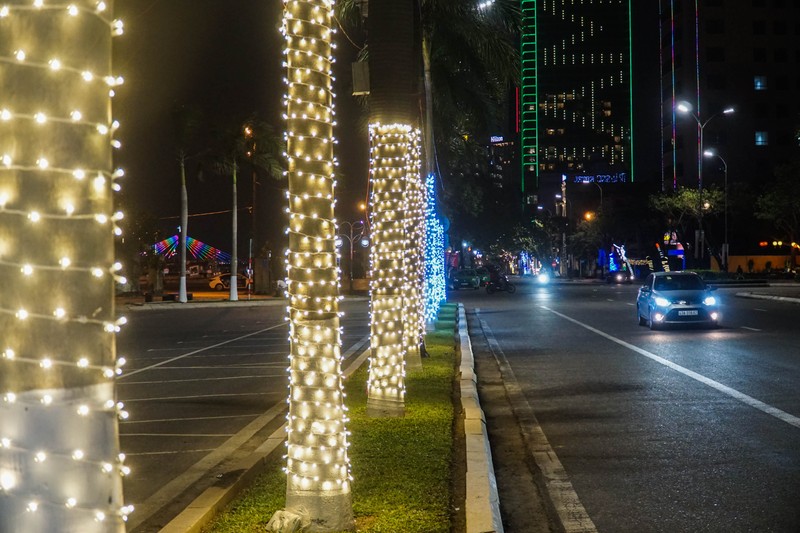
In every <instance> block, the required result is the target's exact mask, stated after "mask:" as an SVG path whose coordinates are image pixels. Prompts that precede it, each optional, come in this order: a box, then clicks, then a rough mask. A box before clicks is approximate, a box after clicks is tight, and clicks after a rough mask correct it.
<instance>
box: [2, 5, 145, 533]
mask: <svg viewBox="0 0 800 533" xmlns="http://www.w3.org/2000/svg"><path fill="white" fill-rule="evenodd" d="M112 11H113V9H112V3H111V2H110V1H109V2H103V1H95V0H79V1H78V0H76V1H74V2H70V3H61V2H57V3H56V2H53V3H50V2H45V1H44V0H33V1H27V2H22V1H11V2H6V3H5V4H4V5H2V6H0V35H2V38H1V39H0V42H2V43H4V44H5V46H0V275H2V276H3V278H4V279H6V280H7V281H6V283H4V284H3V288H2V290H0V332H1V333H2V335H0V350H1V352H0V530H1V531H54V530H70V531H82V532H87V533H94V532H108V531H123V530H124V523H125V521H126V519H127V517H128V515H129V514H130V513H131V512H132V510H133V509H132V507H131V506H126V505H123V503H122V481H121V478H122V476H125V475H127V474H129V472H130V469H129V468H128V467H127V466H125V464H124V459H125V457H124V455H123V454H121V453H120V452H119V436H118V425H117V421H118V419H120V418H122V419H124V418H126V417H127V416H128V413H127V412H126V411H125V409H124V405H123V404H122V403H121V402H118V401H116V400H115V393H114V379H115V378H116V377H117V376H118V375H120V374H121V372H122V366H123V365H124V363H125V361H124V359H122V358H119V359H117V358H116V353H115V344H114V334H115V333H116V332H118V331H119V329H120V327H121V326H122V325H123V324H124V323H125V319H124V318H118V317H117V316H116V313H115V311H114V306H113V294H114V283H116V282H124V278H123V277H122V276H120V275H119V271H120V269H121V266H120V264H119V263H118V262H116V261H115V260H114V258H113V249H114V247H113V239H114V236H115V235H119V234H120V233H121V230H120V228H119V226H118V222H119V221H120V220H121V219H122V214H121V213H117V212H114V211H113V201H112V193H113V192H115V191H118V190H119V189H120V184H119V180H120V178H122V177H123V175H124V172H123V171H122V170H120V169H117V170H111V168H112V154H111V152H112V150H114V149H117V148H119V147H120V146H121V143H120V141H119V140H118V139H116V138H115V134H116V132H117V131H118V129H119V123H118V122H117V121H115V120H113V119H112V117H111V105H110V102H111V98H112V97H113V95H114V91H115V89H116V88H117V87H118V86H120V85H121V84H122V83H123V80H122V78H121V77H119V76H115V75H113V74H112V73H111V68H110V61H111V39H112V37H114V36H116V35H121V34H122V31H123V25H122V23H121V22H120V21H118V20H114V19H113V18H111V13H112Z"/></svg>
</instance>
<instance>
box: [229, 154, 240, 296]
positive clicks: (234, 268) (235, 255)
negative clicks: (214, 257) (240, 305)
mask: <svg viewBox="0 0 800 533" xmlns="http://www.w3.org/2000/svg"><path fill="white" fill-rule="evenodd" d="M231 181H232V182H233V207H232V208H231V209H232V214H231V219H232V220H231V226H232V227H233V230H232V233H233V235H232V237H231V239H232V240H233V242H232V244H231V287H230V289H231V292H230V297H229V298H230V301H232V302H237V301H239V291H238V288H237V287H236V282H237V281H238V277H237V275H236V274H238V273H239V249H238V243H239V213H238V209H239V207H238V205H237V198H236V197H237V190H236V157H234V158H233V179H232V180H231Z"/></svg>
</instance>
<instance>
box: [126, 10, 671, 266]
mask: <svg viewBox="0 0 800 533" xmlns="http://www.w3.org/2000/svg"><path fill="white" fill-rule="evenodd" d="M282 9H283V4H282V2H280V1H279V0H263V1H253V0H225V1H221V0H117V1H116V12H115V15H116V17H118V18H121V19H122V20H123V21H124V23H125V34H124V35H123V36H121V37H118V38H117V39H116V40H115V43H114V44H115V49H114V66H113V71H114V73H115V74H119V75H122V76H124V77H125V85H124V86H122V87H121V88H120V89H119V90H118V91H117V96H116V98H115V99H114V117H115V118H116V119H118V120H120V122H121V125H122V127H121V131H120V138H121V140H122V142H123V147H122V149H121V150H120V151H119V152H118V154H117V160H116V164H117V165H119V166H121V167H122V168H124V169H125V171H126V178H125V180H124V182H123V203H124V207H125V208H126V210H127V211H129V212H138V211H149V212H152V213H154V214H155V215H157V216H158V217H162V225H163V228H164V232H165V234H173V233H177V225H178V218H177V217H178V215H179V214H180V196H179V194H180V177H179V176H180V175H179V169H178V164H177V159H176V154H175V142H174V133H173V131H174V130H173V125H172V124H173V123H172V118H171V112H172V109H174V108H175V107H176V106H178V105H189V106H193V107H196V108H199V109H201V110H202V111H203V112H204V113H205V114H206V116H207V117H208V124H209V125H210V124H217V123H221V122H224V121H225V120H231V119H233V118H236V119H239V118H244V117H246V116H248V115H250V114H251V113H253V112H257V113H258V115H259V116H260V117H261V118H263V119H264V120H266V121H267V122H269V123H271V124H272V125H273V126H274V127H275V128H276V130H277V131H282V128H283V121H282V120H281V118H280V116H281V114H282V112H283V104H282V102H281V96H282V95H283V90H284V89H283V83H282V78H283V75H284V71H283V68H282V67H281V61H282V53H281V50H282V36H281V34H280V31H279V27H280V17H281V15H282ZM633 27H634V35H633V38H634V51H635V56H634V62H635V73H636V79H635V89H634V91H635V94H634V108H635V109H634V117H635V120H636V124H635V133H636V135H637V136H638V137H640V138H639V139H638V142H637V146H636V150H637V155H636V159H637V178H638V179H640V180H642V179H647V180H649V179H651V177H655V176H656V175H657V173H658V165H657V162H658V160H659V154H658V148H659V147H658V139H657V135H658V129H657V128H658V126H657V125H658V109H659V106H658V89H657V82H658V80H657V77H658V36H657V29H658V25H657V3H656V2H655V1H650V2H637V3H636V5H635V11H634V25H633ZM337 45H338V49H337V69H338V72H337V80H336V85H335V92H336V94H337V97H338V98H337V101H336V107H337V120H338V123H339V126H338V128H337V131H336V135H337V138H338V139H339V145H338V150H337V157H338V159H339V160H340V168H339V170H340V172H341V174H342V178H341V179H340V182H339V187H338V189H337V191H338V193H339V200H338V204H337V217H338V218H339V219H340V220H353V219H356V218H357V217H358V215H357V212H356V211H355V205H356V203H357V202H358V201H360V200H363V199H364V198H365V196H366V186H367V171H368V160H367V142H368V141H367V133H366V130H365V128H364V126H363V124H360V123H359V117H358V112H357V103H356V102H355V99H354V98H353V97H352V96H351V95H350V93H351V87H350V84H351V81H350V60H351V57H352V55H353V54H354V51H355V47H354V46H353V45H351V44H350V43H349V42H348V41H347V39H346V38H345V36H344V35H343V33H342V32H341V31H340V32H339V33H338V34H337ZM209 128H210V126H209ZM187 168H188V170H189V176H188V191H189V212H190V213H206V212H212V211H221V210H227V209H230V205H231V185H230V180H229V179H223V178H220V177H218V176H215V175H211V174H210V173H209V172H207V171H206V172H204V173H203V176H202V180H201V179H199V178H198V172H197V168H196V167H195V166H193V165H192V164H189V165H188V167H187ZM247 174H249V172H248V173H247ZM251 187H252V182H251V180H250V177H249V176H248V175H244V176H240V179H239V205H240V207H242V206H247V205H250V202H251V197H252V193H251ZM285 189H286V182H285V181H284V182H275V181H267V182H262V183H261V184H260V186H259V188H258V191H259V192H258V193H257V205H260V207H261V209H259V210H258V212H259V216H258V218H259V220H258V223H259V226H260V227H263V228H264V230H263V233H264V234H265V238H269V239H270V240H271V241H273V242H276V243H277V244H278V246H280V243H278V241H280V239H281V237H280V235H281V234H282V232H283V229H284V228H285V226H286V217H285V214H284V212H283V211H284V208H285V205H286V202H285V199H284V194H283V191H284V190H285ZM168 217H174V218H168ZM239 219H240V234H246V230H247V228H248V227H249V224H250V219H249V215H248V214H247V213H246V212H242V211H240V215H239ZM230 232H231V231H230V214H229V213H225V214H224V215H216V216H206V217H196V218H192V219H190V222H189V234H190V235H191V236H193V237H195V238H197V239H199V240H201V241H205V242H207V243H208V244H211V245H213V246H217V247H219V248H223V249H226V250H229V249H230ZM267 234H269V235H267ZM244 242H246V241H244ZM244 245H245V246H246V244H244ZM242 246H243V241H241V240H240V250H241V249H242V248H241V247H242ZM245 250H246V249H245Z"/></svg>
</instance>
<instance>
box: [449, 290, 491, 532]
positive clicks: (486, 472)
mask: <svg viewBox="0 0 800 533" xmlns="http://www.w3.org/2000/svg"><path fill="white" fill-rule="evenodd" d="M456 338H457V341H456V342H457V349H458V350H459V351H460V354H461V367H460V369H459V373H460V374H461V378H460V379H461V408H462V409H463V411H464V433H465V439H464V440H465V444H466V448H467V453H466V455H467V474H466V477H467V479H466V482H467V483H466V488H467V492H466V501H465V504H464V508H465V511H466V521H467V533H503V521H502V518H501V516H500V496H499V495H498V492H497V479H496V478H495V475H494V465H493V464H492V450H491V447H490V446H489V436H488V434H487V433H486V418H485V417H484V414H483V409H482V408H481V404H480V399H479V397H478V378H477V376H476V375H475V360H474V358H473V354H472V343H471V342H470V339H469V331H468V330H467V315H466V312H465V311H464V305H463V304H458V333H457V337H456Z"/></svg>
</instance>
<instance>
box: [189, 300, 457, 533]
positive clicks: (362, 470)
mask: <svg viewBox="0 0 800 533" xmlns="http://www.w3.org/2000/svg"><path fill="white" fill-rule="evenodd" d="M455 320H456V306H455V305H453V304H448V305H444V306H442V308H441V310H440V312H439V318H438V320H437V321H436V323H435V326H436V328H435V330H434V331H430V332H428V335H427V337H426V347H427V350H428V353H429V354H430V357H427V358H425V359H423V369H422V370H420V371H415V372H409V373H408V375H407V376H406V388H407V391H406V415H405V417H403V418H391V419H376V418H369V417H367V415H366V403H367V397H366V380H367V365H366V364H365V365H363V366H362V368H360V369H359V370H358V371H357V372H356V373H355V374H353V375H352V376H351V377H350V379H349V380H348V381H347V382H346V383H345V388H346V391H347V401H346V404H347V407H348V409H349V414H350V423H349V425H348V429H349V430H350V432H351V433H352V434H351V437H350V440H351V445H350V463H351V468H352V472H353V478H354V479H353V514H354V516H355V520H356V530H357V531H358V532H359V533H381V532H397V531H403V532H407V533H414V532H419V533H437V532H449V531H450V530H451V521H452V516H451V515H452V509H453V507H454V502H453V501H452V500H453V489H452V487H453V485H454V482H453V479H452V478H453V474H452V473H453V470H454V468H453V466H454V461H456V458H455V450H454V445H453V427H454V420H453V417H454V411H453V397H452V394H453V381H454V377H455V371H456V367H455V364H456V360H455V359H456V357H455V346H454V341H453V332H454V329H455ZM282 467H283V459H282V458H281V457H280V456H279V455H277V454H276V456H275V457H273V458H272V459H271V463H270V465H269V467H268V468H267V470H266V471H265V472H264V473H263V474H262V475H261V476H260V477H259V478H257V479H256V481H255V482H254V483H253V485H252V486H251V487H250V488H249V489H247V490H246V491H245V492H243V493H242V494H241V495H240V497H239V498H238V499H236V500H235V501H234V502H232V503H231V504H230V505H229V506H228V508H227V509H226V510H225V511H224V512H223V513H221V514H220V515H219V516H218V517H217V519H216V520H215V521H214V522H213V523H212V524H210V525H209V526H208V527H207V528H205V529H204V531H206V532H208V533H234V532H235V533H247V532H256V531H264V527H265V526H266V524H267V522H268V521H269V519H270V518H271V517H272V515H273V514H274V512H275V511H277V510H279V509H282V508H283V506H284V498H285V491H286V477H285V475H284V474H283V472H282V471H281V468H282Z"/></svg>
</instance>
